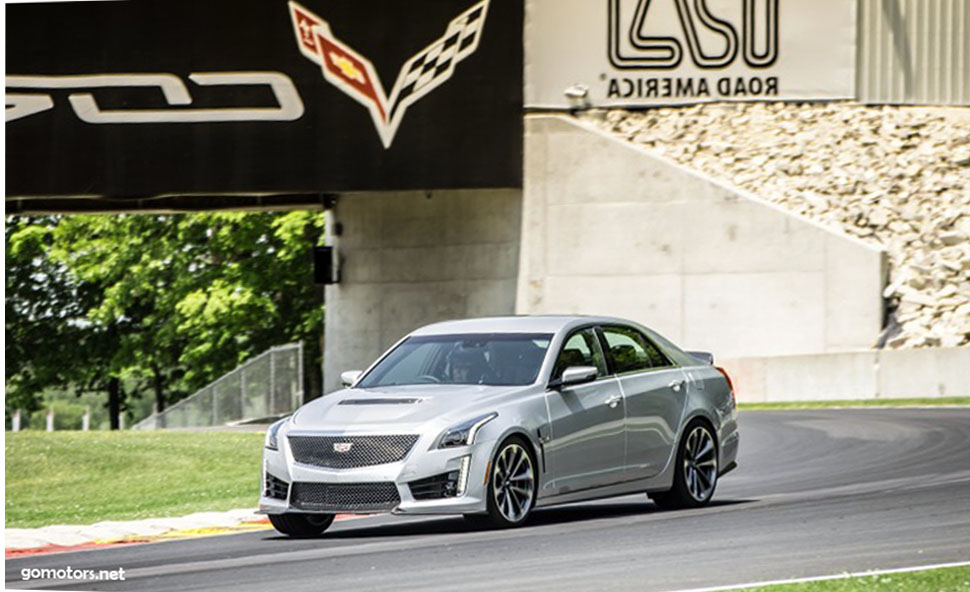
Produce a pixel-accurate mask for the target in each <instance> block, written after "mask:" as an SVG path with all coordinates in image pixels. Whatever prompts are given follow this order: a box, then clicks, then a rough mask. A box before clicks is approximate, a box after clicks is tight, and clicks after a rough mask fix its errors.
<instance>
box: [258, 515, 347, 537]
mask: <svg viewBox="0 0 970 592" xmlns="http://www.w3.org/2000/svg"><path fill="white" fill-rule="evenodd" d="M269 521H270V523H272V524H273V528H275V529H276V530H277V531H279V532H280V533H281V534H285V535H287V536H291V537H314V536H320V535H321V534H323V531H325V530H327V529H328V528H330V525H331V524H333V514H270V515H269Z"/></svg>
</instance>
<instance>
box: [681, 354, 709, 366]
mask: <svg viewBox="0 0 970 592" xmlns="http://www.w3.org/2000/svg"><path fill="white" fill-rule="evenodd" d="M687 353H688V354H690V355H691V357H694V358H696V359H698V360H700V361H701V362H704V363H705V364H707V365H709V366H713V365H714V354H712V353H711V352H705V351H689V352H687Z"/></svg>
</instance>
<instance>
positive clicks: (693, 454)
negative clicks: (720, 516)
mask: <svg viewBox="0 0 970 592" xmlns="http://www.w3.org/2000/svg"><path fill="white" fill-rule="evenodd" d="M717 457H718V445H717V438H716V436H715V435H714V433H713V430H711V428H710V426H709V425H708V424H707V423H706V422H704V421H700V420H694V421H692V422H690V423H689V424H688V425H687V428H686V429H685V430H684V437H683V438H682V439H681V441H680V446H679V447H678V449H677V461H676V462H677V464H676V465H675V467H674V485H673V487H671V488H670V489H669V490H668V491H663V492H657V493H651V494H650V499H652V500H653V501H654V503H655V504H657V505H658V506H659V507H660V508H661V509H663V510H679V509H683V508H700V507H702V506H706V505H707V504H709V503H710V502H711V498H712V497H714V490H715V489H716V488H717V475H718V466H717Z"/></svg>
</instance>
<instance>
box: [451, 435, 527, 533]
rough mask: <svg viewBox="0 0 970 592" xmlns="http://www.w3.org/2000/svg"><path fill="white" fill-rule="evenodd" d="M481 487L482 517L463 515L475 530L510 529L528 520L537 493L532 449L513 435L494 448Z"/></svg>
mask: <svg viewBox="0 0 970 592" xmlns="http://www.w3.org/2000/svg"><path fill="white" fill-rule="evenodd" d="M491 466H492V468H491V474H490V475H489V479H488V486H487V487H486V488H485V495H486V505H487V507H488V512H487V513H486V514H465V520H467V521H468V523H469V524H471V525H472V526H475V527H478V528H511V527H516V526H521V525H523V524H525V523H526V521H527V520H528V519H529V515H530V514H531V513H532V508H533V507H535V503H536V494H537V492H538V487H537V484H538V473H537V472H536V466H537V465H536V459H535V456H534V454H533V452H532V447H531V446H530V445H529V443H528V442H526V441H525V440H524V439H522V438H520V437H518V436H513V437H511V438H509V439H507V440H505V441H504V442H502V444H501V445H500V446H499V447H498V448H497V449H496V453H495V458H493V459H492V465H491Z"/></svg>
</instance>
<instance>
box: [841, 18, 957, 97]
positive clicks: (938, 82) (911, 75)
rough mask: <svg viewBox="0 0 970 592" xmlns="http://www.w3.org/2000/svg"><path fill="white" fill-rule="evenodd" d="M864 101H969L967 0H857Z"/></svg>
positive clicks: (858, 79) (859, 80) (859, 83)
mask: <svg viewBox="0 0 970 592" xmlns="http://www.w3.org/2000/svg"><path fill="white" fill-rule="evenodd" d="M858 61H859V63H858V68H857V69H856V92H857V94H858V98H859V100H860V101H862V102H864V103H905V104H933V105H970V0H859V51H858Z"/></svg>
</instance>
